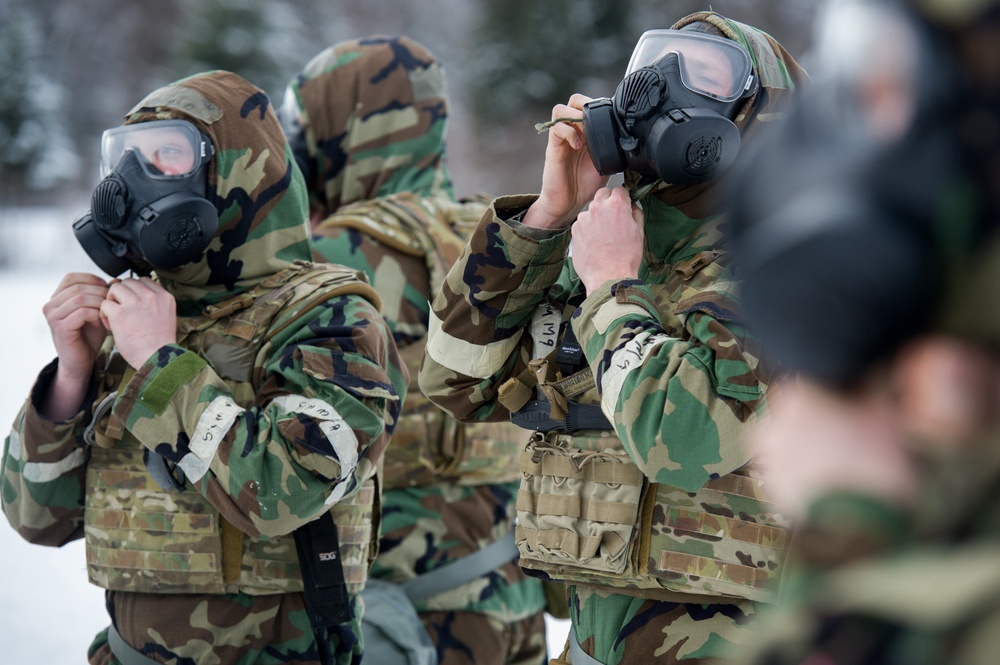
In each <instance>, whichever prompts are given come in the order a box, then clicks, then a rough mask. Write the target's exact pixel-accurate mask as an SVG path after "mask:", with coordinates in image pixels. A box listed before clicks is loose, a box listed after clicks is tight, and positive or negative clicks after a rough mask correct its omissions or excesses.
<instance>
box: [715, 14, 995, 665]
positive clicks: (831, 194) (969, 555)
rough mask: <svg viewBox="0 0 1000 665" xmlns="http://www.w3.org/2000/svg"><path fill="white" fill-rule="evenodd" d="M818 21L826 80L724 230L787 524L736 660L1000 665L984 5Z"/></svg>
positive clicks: (753, 170)
mask: <svg viewBox="0 0 1000 665" xmlns="http://www.w3.org/2000/svg"><path fill="white" fill-rule="evenodd" d="M820 27H821V30H820V33H819V34H820V35H821V37H830V40H829V41H826V40H825V39H823V38H821V39H820V40H819V43H818V48H817V53H818V55H819V56H820V57H819V58H818V60H817V61H818V62H836V64H837V67H836V68H834V69H833V70H832V71H829V69H827V70H825V71H823V72H822V74H821V77H820V78H818V79H817V82H816V85H815V86H814V87H813V88H812V89H811V90H810V94H808V95H806V96H803V97H802V98H801V99H799V100H798V102H799V104H797V105H796V108H794V109H793V110H792V111H791V112H790V114H789V119H788V122H787V123H786V125H785V129H784V131H782V132H779V133H778V134H777V135H775V136H774V137H772V139H773V140H772V142H771V149H772V151H771V152H770V153H769V154H770V155H772V156H774V157H775V159H774V160H773V161H771V160H767V159H763V158H761V159H755V160H753V161H751V162H749V163H748V164H747V166H748V167H750V168H748V172H747V174H746V175H745V176H744V177H743V178H741V179H740V186H739V188H738V189H737V194H739V195H740V196H739V197H738V201H739V203H737V204H736V206H735V208H734V211H733V215H732V219H733V226H734V242H733V246H734V262H735V263H736V264H737V266H738V267H739V268H740V269H741V271H742V272H743V274H744V275H745V281H744V287H745V293H744V295H745V300H744V302H745V306H746V311H747V316H748V318H750V320H751V321H752V322H753V323H754V325H755V328H756V330H757V331H758V333H759V336H760V339H761V341H762V343H763V344H764V345H765V347H766V349H767V352H768V353H767V355H768V357H770V358H772V359H773V360H774V362H775V363H776V364H779V366H780V367H781V368H782V370H783V373H784V374H787V376H785V377H783V378H782V379H781V380H779V381H777V382H776V383H775V384H774V386H772V387H773V388H775V389H776V390H775V391H774V392H773V393H772V394H771V396H770V398H769V404H770V407H771V420H770V422H769V424H768V425H767V427H766V428H763V429H762V430H761V431H760V435H759V439H760V442H761V445H762V447H763V450H762V454H761V457H762V458H766V459H767V460H768V461H767V462H766V463H767V468H768V471H769V474H770V476H769V477H770V478H771V479H772V481H771V482H770V483H769V486H770V487H772V488H773V496H774V498H775V500H776V501H779V502H780V503H781V505H782V506H784V507H785V508H786V510H787V511H788V513H789V514H790V515H792V516H793V517H794V518H795V520H796V524H797V526H796V537H795V538H794V539H793V543H792V547H791V548H790V550H789V565H788V570H787V576H788V577H787V583H786V584H785V585H784V587H783V589H784V590H783V594H782V598H781V601H782V602H781V603H780V604H779V605H778V608H777V609H776V610H775V611H774V613H773V615H770V616H767V617H763V618H762V621H761V623H762V631H761V637H762V639H761V643H760V644H759V645H757V646H756V648H755V649H754V650H753V656H752V657H747V658H745V660H744V661H743V662H746V663H753V664H754V665H800V664H801V665H875V664H879V665H903V664H904V663H905V664H906V665H932V664H933V665H959V664H962V665H987V664H991V663H996V662H997V654H998V652H1000V633H998V631H997V623H998V621H1000V585H998V582H1000V566H998V565H997V562H998V561H1000V492H998V489H1000V317H998V311H1000V309H998V306H997V305H998V303H1000V277H998V275H1000V182H998V173H1000V170H998V169H997V165H998V164H1000V136H998V135H997V134H996V133H995V132H993V131H992V130H989V129H988V128H990V127H997V126H998V125H1000V101H998V97H997V89H998V88H997V85H998V80H1000V79H998V71H1000V69H998V67H1000V3H998V2H997V1H996V0H950V1H949V2H932V1H930V0H908V1H907V2H879V3H872V2H847V1H845V2H841V3H840V4H839V5H837V6H836V7H835V8H834V10H833V11H831V12H830V13H829V15H828V16H827V18H826V20H825V21H824V22H822V23H821V24H820ZM845 38H846V39H848V40H849V43H850V44H851V45H852V49H851V50H850V52H849V53H845V52H844V45H845ZM828 48H829V49H832V52H828V50H827V49H828ZM824 55H825V56H826V57H824ZM831 55H832V57H833V60H831V59H830V56H831ZM769 187H770V188H774V189H772V190H771V191H781V192H782V193H783V194H784V196H782V197H780V198H778V197H773V198H769V197H767V196H760V195H754V192H763V191H767V189H768V188H769Z"/></svg>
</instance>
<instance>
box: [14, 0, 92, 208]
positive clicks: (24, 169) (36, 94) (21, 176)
mask: <svg viewBox="0 0 1000 665" xmlns="http://www.w3.org/2000/svg"><path fill="white" fill-rule="evenodd" d="M0 10H2V11H0V72H3V75H2V76H0V173H3V174H4V177H3V181H4V183H3V184H4V188H3V189H4V192H5V193H6V192H7V191H10V190H16V189H18V188H20V187H22V186H24V187H28V188H30V189H39V190H44V189H50V188H52V187H54V186H55V185H56V184H58V183H59V182H61V181H64V180H66V179H68V178H70V177H72V176H73V175H74V174H75V171H76V167H77V162H78V160H77V157H76V155H75V153H73V151H72V150H71V149H70V147H69V140H68V139H67V137H66V134H65V131H64V128H63V127H61V126H60V124H59V123H58V121H57V117H56V112H55V110H56V108H58V106H59V104H60V102H61V99H62V88H61V86H60V85H58V84H57V83H55V82H54V81H53V80H52V79H51V78H49V77H48V76H47V75H46V74H45V73H44V71H43V70H42V69H41V68H40V66H39V62H40V56H41V54H42V52H43V50H44V40H43V37H42V30H41V28H40V21H39V18H38V16H37V14H36V13H35V12H36V11H37V10H36V9H34V8H33V7H31V6H29V5H25V4H20V3H14V2H7V1H2V0H0Z"/></svg>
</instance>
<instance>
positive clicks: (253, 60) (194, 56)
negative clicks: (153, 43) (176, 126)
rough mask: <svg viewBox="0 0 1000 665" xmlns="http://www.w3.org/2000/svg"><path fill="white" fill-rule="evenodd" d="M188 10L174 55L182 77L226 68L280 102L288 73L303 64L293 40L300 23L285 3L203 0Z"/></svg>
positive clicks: (300, 53)
mask: <svg viewBox="0 0 1000 665" xmlns="http://www.w3.org/2000/svg"><path fill="white" fill-rule="evenodd" d="M190 10H191V11H190V14H189V18H188V20H187V21H186V22H185V24H184V26H183V28H182V29H181V30H180V36H181V38H180V41H179V43H178V45H177V52H176V57H175V61H176V63H177V70H178V71H179V72H181V74H182V75H188V74H195V73H197V72H202V71H205V70H209V69H226V70H229V71H231V72H236V73H237V74H239V75H240V76H242V77H243V78H245V79H247V80H248V81H251V82H253V83H254V84H256V85H258V86H260V87H261V88H263V89H264V90H265V91H266V92H267V93H268V95H269V96H271V97H272V98H273V99H277V100H280V99H281V94H282V93H283V92H284V88H285V85H286V84H287V83H288V80H289V78H290V72H291V71H292V70H293V69H295V68H296V67H300V66H301V65H303V64H305V60H304V59H303V58H304V57H305V56H304V55H303V54H302V52H301V46H300V42H299V41H298V40H296V39H294V35H295V34H296V33H297V31H298V29H299V28H300V27H301V23H302V22H301V20H300V19H299V18H298V16H297V14H296V13H295V12H294V11H291V10H290V7H289V6H288V5H286V4H285V3H273V2H260V1H259V0H203V1H201V2H192V3H191V4H190ZM317 50H318V49H317Z"/></svg>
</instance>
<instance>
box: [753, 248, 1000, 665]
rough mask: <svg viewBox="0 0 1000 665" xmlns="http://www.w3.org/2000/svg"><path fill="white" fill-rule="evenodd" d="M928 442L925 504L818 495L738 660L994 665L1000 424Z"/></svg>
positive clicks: (999, 576) (919, 454)
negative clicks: (957, 440) (970, 436)
mask: <svg viewBox="0 0 1000 665" xmlns="http://www.w3.org/2000/svg"><path fill="white" fill-rule="evenodd" d="M994 257H996V258H1000V252H994ZM990 290H991V291H995V286H994V287H992V288H991V289H990ZM924 445H925V444H922V443H921V444H916V446H915V451H914V452H915V459H917V460H918V463H919V469H920V472H919V473H920V475H919V483H920V488H921V493H920V496H919V497H918V499H917V502H916V504H915V505H911V506H907V507H906V508H905V509H904V508H901V507H900V506H898V505H889V504H888V503H886V502H884V501H881V500H879V499H876V498H874V497H870V496H866V495H864V494H862V493H857V492H854V493H832V494H827V495H824V496H822V497H820V498H818V499H817V500H816V501H814V502H813V504H812V505H811V506H810V509H809V512H808V513H807V514H806V515H805V516H804V518H803V519H802V520H801V521H800V522H799V523H798V525H797V538H796V543H795V548H794V549H793V550H792V551H793V553H794V555H795V558H794V565H793V566H790V568H789V577H788V581H787V583H786V584H785V586H784V589H783V592H782V602H781V603H780V604H779V605H777V606H775V607H769V608H768V609H767V611H765V612H762V613H761V614H762V619H761V624H762V631H761V633H760V635H759V636H758V637H757V638H756V639H755V640H753V641H752V642H751V643H750V644H749V645H748V648H747V649H745V650H744V651H742V652H741V654H740V662H742V663H747V664H748V665H799V664H800V663H822V664H823V665H875V664H876V663H877V664H879V665H897V664H898V665H903V664H904V663H905V664H907V665H932V664H934V665H960V664H961V665H987V664H988V663H994V662H996V654H997V649H998V648H1000V634H998V633H997V631H996V625H997V621H1000V571H998V569H997V566H996V561H997V557H998V556H1000V542H998V539H997V534H998V533H1000V492H998V490H997V488H998V487H1000V482H998V481H1000V454H998V451H1000V432H996V431H994V432H992V433H990V434H989V436H987V437H985V438H984V439H982V440H980V441H977V442H976V443H975V445H974V446H972V447H971V448H968V449H965V450H961V451H956V450H950V451H949V452H948V453H946V454H940V452H938V453H935V454H930V455H926V454H925V453H926V452H927V451H926V449H924Z"/></svg>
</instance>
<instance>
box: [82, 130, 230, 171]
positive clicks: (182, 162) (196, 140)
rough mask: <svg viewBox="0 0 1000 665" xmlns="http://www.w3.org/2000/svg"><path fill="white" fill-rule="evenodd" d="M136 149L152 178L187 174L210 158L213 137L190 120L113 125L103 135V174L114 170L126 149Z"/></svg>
mask: <svg viewBox="0 0 1000 665" xmlns="http://www.w3.org/2000/svg"><path fill="white" fill-rule="evenodd" d="M128 150H131V151H133V152H134V153H135V154H136V156H137V157H138V158H139V159H138V161H139V163H140V164H141V166H142V168H143V170H144V171H145V173H146V175H147V176H149V177H150V178H153V179H157V180H161V179H173V178H185V177H188V176H190V175H191V174H193V173H195V172H197V171H198V169H199V168H201V167H202V166H203V165H205V164H207V163H208V162H209V161H211V159H212V157H213V155H214V154H215V148H214V146H213V145H212V142H211V140H210V139H209V138H208V137H207V136H205V135H204V134H202V133H201V131H199V130H198V128H197V127H195V126H194V124H192V123H191V122H188V121H187V120H180V119H171V120H152V121H149V122H139V123H134V124H131V125H122V126H120V127H113V128H111V129H108V130H106V131H105V132H104V134H103V135H102V137H101V168H100V176H101V178H105V177H107V176H108V174H110V173H111V172H112V171H114V169H115V167H116V166H117V165H118V162H119V161H121V158H122V156H123V155H124V154H125V152H126V151H128Z"/></svg>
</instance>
